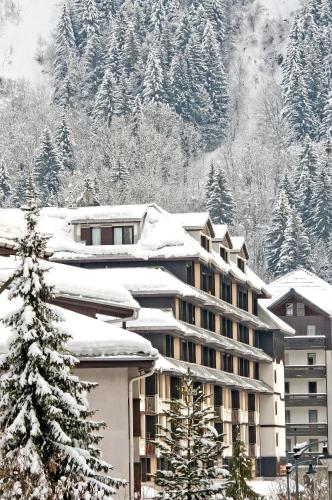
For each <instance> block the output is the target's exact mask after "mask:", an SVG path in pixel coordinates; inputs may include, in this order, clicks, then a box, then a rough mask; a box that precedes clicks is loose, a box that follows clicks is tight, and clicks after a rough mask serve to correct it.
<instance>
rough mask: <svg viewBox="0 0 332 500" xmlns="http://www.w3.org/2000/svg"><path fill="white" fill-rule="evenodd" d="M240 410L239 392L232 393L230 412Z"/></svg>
mask: <svg viewBox="0 0 332 500" xmlns="http://www.w3.org/2000/svg"><path fill="white" fill-rule="evenodd" d="M239 409H240V393H239V391H235V390H233V391H232V410H239Z"/></svg>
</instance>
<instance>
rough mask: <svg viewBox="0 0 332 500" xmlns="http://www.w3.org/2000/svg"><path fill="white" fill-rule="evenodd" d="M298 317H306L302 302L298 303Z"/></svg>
mask: <svg viewBox="0 0 332 500" xmlns="http://www.w3.org/2000/svg"><path fill="white" fill-rule="evenodd" d="M297 315H298V316H304V304H303V303H302V302H298V303H297Z"/></svg>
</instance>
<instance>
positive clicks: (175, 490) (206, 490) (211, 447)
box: [155, 371, 228, 500]
mask: <svg viewBox="0 0 332 500" xmlns="http://www.w3.org/2000/svg"><path fill="white" fill-rule="evenodd" d="M178 389H179V399H176V400H172V401H170V402H169V404H168V408H167V409H166V410H165V415H166V420H167V425H166V426H159V432H158V438H159V439H158V441H156V446H157V448H158V449H159V451H160V455H161V457H162V458H164V459H165V462H166V464H167V465H166V468H165V469H160V470H157V472H156V475H155V481H156V484H157V485H158V486H160V487H161V491H160V492H159V493H158V494H157V497H156V498H160V499H165V500H166V499H168V500H171V499H173V500H192V499H196V500H203V499H211V498H212V497H213V496H214V495H217V494H222V493H223V492H224V491H225V488H226V486H227V484H228V481H227V479H225V476H227V471H225V470H224V469H223V468H222V451H223V449H224V448H225V447H226V446H225V445H224V443H223V442H222V435H220V434H218V433H217V432H216V430H215V428H214V427H213V418H214V417H213V410H212V408H208V407H203V406H202V405H203V403H204V401H206V400H207V398H208V397H209V396H207V395H205V394H204V392H203V390H202V387H201V385H200V384H195V382H194V379H193V377H192V374H191V373H190V371H188V373H187V375H185V376H184V377H183V378H182V380H181V384H180V386H179V388H178ZM218 478H219V479H220V483H219V485H216V484H215V480H216V479H218Z"/></svg>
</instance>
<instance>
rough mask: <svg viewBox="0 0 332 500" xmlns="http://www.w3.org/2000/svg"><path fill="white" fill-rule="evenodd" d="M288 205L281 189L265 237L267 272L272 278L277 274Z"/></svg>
mask: <svg viewBox="0 0 332 500" xmlns="http://www.w3.org/2000/svg"><path fill="white" fill-rule="evenodd" d="M289 211H290V205H289V201H288V197H287V194H286V192H285V191H284V190H283V189H281V190H280V192H279V195H278V198H277V201H276V204H275V206H274V209H273V213H272V221H271V226H270V228H269V230H268V232H267V236H266V248H265V254H266V261H267V266H268V271H269V272H270V273H271V274H272V276H276V275H277V273H278V263H279V258H280V252H281V248H282V245H283V242H284V240H285V231H286V227H287V220H288V216H289Z"/></svg>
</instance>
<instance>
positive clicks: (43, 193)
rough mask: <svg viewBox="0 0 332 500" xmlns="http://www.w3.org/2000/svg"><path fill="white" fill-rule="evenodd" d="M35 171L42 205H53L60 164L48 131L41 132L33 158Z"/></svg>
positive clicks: (58, 180)
mask: <svg viewBox="0 0 332 500" xmlns="http://www.w3.org/2000/svg"><path fill="white" fill-rule="evenodd" d="M35 171H36V182H37V186H38V190H39V194H40V199H41V201H42V203H43V204H45V205H49V204H52V203H55V202H56V201H57V194H58V192H59V188H60V175H61V171H62V164H61V161H60V159H59V156H58V152H57V150H56V147H55V145H54V144H53V140H52V138H51V134H50V131H49V130H48V129H45V130H44V131H43V132H42V136H41V145H40V147H39V150H38V152H37V155H36V158H35Z"/></svg>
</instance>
